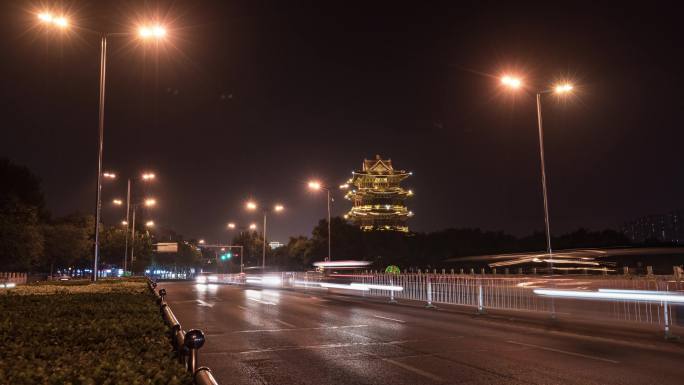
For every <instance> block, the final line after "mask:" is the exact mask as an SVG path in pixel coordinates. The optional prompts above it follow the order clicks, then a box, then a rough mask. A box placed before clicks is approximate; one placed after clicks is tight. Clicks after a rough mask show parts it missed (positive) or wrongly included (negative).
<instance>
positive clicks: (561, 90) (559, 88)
mask: <svg viewBox="0 0 684 385" xmlns="http://www.w3.org/2000/svg"><path fill="white" fill-rule="evenodd" d="M501 84H503V85H504V86H506V87H508V88H510V89H513V90H517V89H519V88H521V87H523V82H522V80H521V79H520V78H519V77H515V76H508V75H506V76H502V77H501ZM572 90H573V85H572V84H570V83H561V84H557V85H555V86H554V87H553V88H551V89H543V90H537V91H536V92H535V94H536V101H537V130H538V132H539V160H540V164H541V167H540V168H541V182H542V193H543V196H544V230H545V233H546V252H547V253H548V255H549V259H548V260H549V270H550V273H551V275H553V249H552V248H551V225H550V220H549V198H548V189H547V181H546V158H545V156H544V129H543V125H542V104H541V103H542V95H545V94H551V93H554V94H557V95H564V94H568V93H570V92H572ZM551 318H553V319H555V318H556V306H555V301H554V300H553V298H552V299H551Z"/></svg>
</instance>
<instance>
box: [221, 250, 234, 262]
mask: <svg viewBox="0 0 684 385" xmlns="http://www.w3.org/2000/svg"><path fill="white" fill-rule="evenodd" d="M232 256H233V254H232V253H231V252H230V251H229V252H227V253H225V254H222V255H221V260H222V261H227V260H229V259H230V258H231V257H232Z"/></svg>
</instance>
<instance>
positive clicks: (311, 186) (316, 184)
mask: <svg viewBox="0 0 684 385" xmlns="http://www.w3.org/2000/svg"><path fill="white" fill-rule="evenodd" d="M309 189H311V190H314V191H320V190H325V192H326V194H327V196H328V258H326V261H332V253H331V243H332V233H331V231H330V202H331V200H330V187H328V186H324V185H323V184H321V182H318V181H310V182H309Z"/></svg>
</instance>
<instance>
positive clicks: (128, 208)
mask: <svg viewBox="0 0 684 385" xmlns="http://www.w3.org/2000/svg"><path fill="white" fill-rule="evenodd" d="M140 178H141V179H142V181H143V182H149V181H151V180H152V179H154V174H152V173H143V174H142V175H141V176H140ZM133 180H137V178H128V184H127V186H126V220H125V221H124V222H126V226H128V219H129V218H130V216H131V181H133ZM152 201H154V203H153V204H151V205H150V204H145V205H146V206H148V207H149V206H152V205H154V204H156V203H157V201H156V200H154V199H152ZM132 207H133V226H132V227H131V265H132V264H133V256H134V255H135V252H134V248H135V208H136V207H137V204H135V203H134V204H133V206H132ZM124 248H125V251H124V271H127V268H128V227H127V228H126V237H125V244H124Z"/></svg>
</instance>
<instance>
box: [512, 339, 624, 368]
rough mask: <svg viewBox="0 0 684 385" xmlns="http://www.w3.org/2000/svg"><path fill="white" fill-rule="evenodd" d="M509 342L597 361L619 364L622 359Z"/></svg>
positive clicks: (514, 342) (513, 342)
mask: <svg viewBox="0 0 684 385" xmlns="http://www.w3.org/2000/svg"><path fill="white" fill-rule="evenodd" d="M506 342H508V343H509V344H515V345H520V346H527V347H529V348H536V349H541V350H546V351H549V352H556V353H562V354H567V355H570V356H575V357H582V358H588V359H590V360H596V361H603V362H610V363H611V364H619V363H620V361H615V360H611V359H608V358H603V357H596V356H590V355H587V354H582V353H575V352H569V351H567V350H560V349H554V348H549V347H546V346H539V345H533V344H526V343H522V342H516V341H506Z"/></svg>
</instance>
